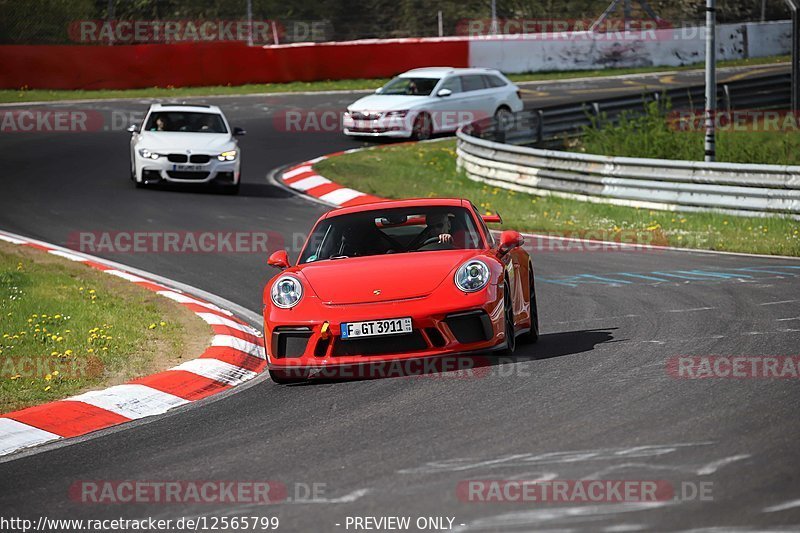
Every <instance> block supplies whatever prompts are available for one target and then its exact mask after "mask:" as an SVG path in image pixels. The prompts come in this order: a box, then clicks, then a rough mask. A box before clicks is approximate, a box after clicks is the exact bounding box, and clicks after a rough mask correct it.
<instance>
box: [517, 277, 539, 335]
mask: <svg viewBox="0 0 800 533" xmlns="http://www.w3.org/2000/svg"><path fill="white" fill-rule="evenodd" d="M528 291H529V293H530V296H529V300H528V302H529V303H530V310H531V311H530V312H531V329H530V330H528V331H527V332H525V333H524V334H522V335H520V340H521V341H523V342H526V343H531V344H533V343H534V342H536V341H538V340H539V310H538V308H537V307H536V287H535V285H534V283H533V268H530V267H529V268H528Z"/></svg>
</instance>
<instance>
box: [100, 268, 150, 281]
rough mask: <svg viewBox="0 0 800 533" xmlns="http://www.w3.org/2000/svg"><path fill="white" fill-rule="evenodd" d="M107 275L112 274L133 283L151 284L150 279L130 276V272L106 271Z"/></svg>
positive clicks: (134, 275)
mask: <svg viewBox="0 0 800 533" xmlns="http://www.w3.org/2000/svg"><path fill="white" fill-rule="evenodd" d="M103 272H105V273H106V274H111V275H112V276H117V277H118V278H122V279H126V280H128V281H130V282H133V283H150V280H149V279H144V278H143V277H140V276H137V275H136V274H129V273H128V272H123V271H122V270H114V269H111V270H104V271H103Z"/></svg>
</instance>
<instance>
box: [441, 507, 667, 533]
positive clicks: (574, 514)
mask: <svg viewBox="0 0 800 533" xmlns="http://www.w3.org/2000/svg"><path fill="white" fill-rule="evenodd" d="M673 504H674V502H672V501H658V502H626V503H617V504H602V505H579V506H572V507H552V508H545V509H536V510H533V511H519V512H513V513H505V514H500V515H494V516H489V517H486V518H479V519H477V520H473V521H472V522H470V523H469V524H467V525H466V526H465V527H458V528H454V529H453V531H482V530H490V531H504V530H508V529H511V528H520V527H524V526H530V525H533V524H541V523H543V522H553V521H557V520H562V519H575V518H581V517H587V518H588V517H601V516H608V515H616V514H618V513H628V512H636V511H645V510H648V509H658V508H659V507H667V506H669V505H673Z"/></svg>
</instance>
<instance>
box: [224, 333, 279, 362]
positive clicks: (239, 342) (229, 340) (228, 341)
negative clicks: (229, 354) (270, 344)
mask: <svg viewBox="0 0 800 533" xmlns="http://www.w3.org/2000/svg"><path fill="white" fill-rule="evenodd" d="M211 346H224V347H227V348H233V349H234V350H239V351H240V352H244V353H248V354H250V355H253V356H255V357H258V358H259V359H266V355H264V347H263V346H258V345H257V344H253V343H252V342H248V341H246V340H244V339H240V338H239V337H233V336H232V335H215V336H214V338H213V339H212V340H211Z"/></svg>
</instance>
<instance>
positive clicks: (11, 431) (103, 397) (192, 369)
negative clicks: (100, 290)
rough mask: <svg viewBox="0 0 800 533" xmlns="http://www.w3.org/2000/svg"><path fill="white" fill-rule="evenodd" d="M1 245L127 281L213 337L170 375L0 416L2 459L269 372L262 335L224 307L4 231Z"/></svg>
mask: <svg viewBox="0 0 800 533" xmlns="http://www.w3.org/2000/svg"><path fill="white" fill-rule="evenodd" d="M0 240H3V241H6V242H10V243H12V244H16V245H20V246H29V247H32V248H36V249H39V250H43V251H45V252H48V253H51V254H53V255H57V256H60V257H63V258H66V259H69V260H71V261H76V262H80V263H83V264H85V265H86V266H88V267H91V268H95V269H97V270H100V271H102V272H105V273H106V274H110V275H112V276H117V277H120V278H122V279H125V280H128V281H130V282H131V283H134V284H136V285H138V286H140V287H144V288H145V289H148V290H150V291H153V292H155V293H157V294H159V295H161V296H164V297H166V298H169V299H171V300H174V301H175V302H177V303H178V304H180V305H183V306H184V307H186V308H188V309H189V310H191V311H192V312H194V313H195V314H196V315H197V316H199V317H200V318H201V319H203V320H204V321H205V322H206V323H207V324H209V326H210V327H211V329H212V330H213V332H214V337H213V339H212V341H211V346H209V347H208V348H207V349H206V351H205V352H203V354H202V355H200V356H199V357H198V358H197V359H193V360H190V361H186V362H185V363H181V364H180V365H178V366H176V367H173V368H170V369H169V370H165V371H163V372H159V373H157V374H153V375H150V376H146V377H143V378H138V379H135V380H133V381H131V382H129V383H126V384H123V385H116V386H113V387H109V388H107V389H104V390H97V391H90V392H86V393H84V394H79V395H77V396H72V397H70V398H66V399H64V400H58V401H55V402H51V403H47V404H43V405H38V406H35V407H30V408H27V409H23V410H21V411H14V412H11V413H5V414H2V415H0V456H3V455H7V454H10V453H12V452H15V451H17V450H20V449H22V448H27V447H30V446H36V445H39V444H44V443H46V442H50V441H54V440H58V439H64V438H70V437H77V436H79V435H85V434H87V433H91V432H93V431H97V430H100V429H104V428H107V427H110V426H114V425H117V424H122V423H125V422H129V421H131V420H136V419H139V418H144V417H148V416H153V415H159V414H162V413H165V412H167V411H169V410H170V409H173V408H175V407H179V406H182V405H185V404H188V403H191V402H195V401H197V400H200V399H203V398H206V397H208V396H211V395H214V394H218V393H220V392H223V391H225V390H228V389H230V388H231V387H235V386H236V385H239V384H241V383H243V382H245V381H247V380H249V379H252V378H254V377H255V376H256V375H258V374H259V373H261V372H262V371H263V370H264V369H265V367H266V357H265V353H264V348H263V343H262V338H261V337H262V335H261V332H260V331H258V330H257V329H256V328H254V327H252V326H250V325H249V324H247V323H246V322H245V321H243V320H241V319H240V318H238V317H237V316H236V315H234V313H233V312H231V311H229V310H227V309H224V308H223V307H220V306H218V305H215V304H213V303H211V302H209V301H206V300H205V299H202V298H200V297H198V296H196V295H190V294H188V293H187V292H186V291H185V290H180V289H177V288H174V287H169V286H167V283H166V282H168V281H169V280H164V279H163V278H160V277H157V276H153V277H154V278H158V279H159V282H156V281H154V280H153V279H148V278H146V277H143V276H141V275H139V274H138V273H136V274H135V273H133V272H131V271H129V270H128V269H124V268H122V266H121V265H118V264H116V263H112V262H110V261H106V260H104V259H100V258H97V257H93V256H90V255H86V254H82V253H78V252H73V251H71V250H68V249H65V248H61V247H59V246H55V245H52V244H48V243H43V242H41V241H36V240H34V239H29V238H27V237H23V236H20V235H15V234H12V233H7V232H4V231H0ZM130 270H134V269H130ZM175 284H176V285H180V284H179V283H177V282H175ZM198 292H202V291H198Z"/></svg>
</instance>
